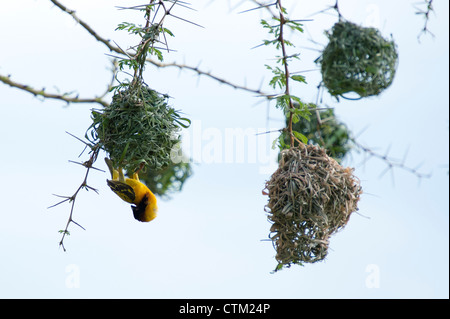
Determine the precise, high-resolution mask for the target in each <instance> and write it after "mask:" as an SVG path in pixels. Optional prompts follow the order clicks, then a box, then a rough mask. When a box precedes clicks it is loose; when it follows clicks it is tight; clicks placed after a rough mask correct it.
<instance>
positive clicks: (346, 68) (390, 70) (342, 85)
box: [317, 21, 398, 97]
mask: <svg viewBox="0 0 450 319" xmlns="http://www.w3.org/2000/svg"><path fill="white" fill-rule="evenodd" d="M327 36H328V39H329V43H328V45H327V46H326V48H325V49H324V51H323V52H322V56H321V57H320V58H319V59H318V60H317V61H318V62H319V63H320V64H321V72H322V79H323V83H324V85H325V87H326V88H327V89H328V91H329V92H330V94H331V95H333V96H342V95H343V94H345V93H347V92H355V93H357V94H358V95H359V96H360V97H366V96H371V95H378V94H380V93H381V92H382V91H383V90H384V89H386V88H387V87H389V86H390V85H391V83H392V81H393V80H394V76H395V72H396V68H397V60H398V54H397V50H396V45H395V43H394V41H388V40H386V39H384V38H383V37H382V35H381V34H380V32H379V31H378V30H377V29H375V28H364V27H361V26H358V25H356V24H354V23H351V22H348V21H339V22H338V23H336V24H335V25H334V26H333V28H332V32H328V33H327Z"/></svg>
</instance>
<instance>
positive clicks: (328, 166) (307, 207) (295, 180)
mask: <svg viewBox="0 0 450 319" xmlns="http://www.w3.org/2000/svg"><path fill="white" fill-rule="evenodd" d="M281 154H282V158H281V160H280V163H279V168H278V169H277V170H276V171H275V172H274V174H273V175H272V177H271V179H270V180H269V181H268V182H267V183H266V190H267V192H268V195H269V202H268V204H267V206H266V211H268V213H269V216H268V219H269V221H271V222H272V223H273V224H272V227H271V235H270V238H271V239H272V242H273V244H274V247H275V250H276V257H275V258H276V260H277V261H278V266H277V268H276V270H279V269H281V268H283V267H284V266H287V267H289V266H291V264H300V265H301V264H303V263H314V262H317V261H320V260H323V259H324V258H325V257H326V255H327V252H328V245H329V238H330V236H331V235H332V234H333V233H335V232H337V231H338V230H340V229H341V228H343V227H344V226H345V225H346V224H347V222H348V221H349V218H350V215H351V214H352V213H353V212H355V211H356V210H357V203H358V201H359V197H360V194H361V193H362V190H361V186H360V183H359V180H358V179H357V178H356V177H355V176H354V175H353V170H352V169H350V168H343V167H342V166H341V165H339V164H338V163H337V162H336V160H334V159H333V158H331V157H329V156H328V155H327V154H326V151H325V150H324V149H323V148H320V147H318V146H315V145H301V146H300V147H298V148H291V149H288V150H283V151H282V153H281Z"/></svg>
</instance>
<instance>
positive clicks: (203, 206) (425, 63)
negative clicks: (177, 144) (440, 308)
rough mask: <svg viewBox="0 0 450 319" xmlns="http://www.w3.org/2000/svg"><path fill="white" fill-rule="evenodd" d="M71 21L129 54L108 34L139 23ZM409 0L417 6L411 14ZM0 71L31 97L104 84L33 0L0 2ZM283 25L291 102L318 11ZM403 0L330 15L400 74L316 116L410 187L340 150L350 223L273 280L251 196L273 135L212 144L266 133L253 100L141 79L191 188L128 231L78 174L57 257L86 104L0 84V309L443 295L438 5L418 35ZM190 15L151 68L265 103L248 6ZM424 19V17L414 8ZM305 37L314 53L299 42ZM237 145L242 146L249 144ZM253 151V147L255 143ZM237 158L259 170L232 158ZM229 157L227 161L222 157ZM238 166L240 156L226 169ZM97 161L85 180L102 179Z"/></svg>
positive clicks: (444, 28)
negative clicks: (10, 302) (331, 119)
mask: <svg viewBox="0 0 450 319" xmlns="http://www.w3.org/2000/svg"><path fill="white" fill-rule="evenodd" d="M62 2H63V3H64V4H65V5H66V6H67V7H69V8H71V9H74V10H76V13H77V15H78V16H79V17H80V18H81V19H82V20H84V21H85V22H87V23H88V24H89V25H90V26H91V27H92V28H93V29H94V30H96V32H98V34H100V35H101V36H102V37H105V38H108V39H112V40H114V41H115V42H116V43H117V44H118V45H120V46H121V47H122V48H127V47H129V46H130V45H133V44H136V42H133V40H134V41H135V39H132V38H130V37H128V36H127V34H126V33H125V32H123V31H121V32H119V31H114V29H115V28H116V26H117V24H118V23H120V22H123V21H130V22H136V23H143V19H142V17H141V16H139V15H138V14H136V13H133V12H128V11H124V10H117V8H115V6H118V5H122V6H128V5H130V6H131V5H135V4H142V2H139V1H131V0H130V1H106V0H101V1H100V0H99V1H87V0H83V1H74V0H71V1H68V0H64V1H62ZM418 2H420V1H418ZM0 3H1V9H0V40H1V41H0V48H1V49H0V74H2V75H8V74H11V76H12V79H13V80H15V81H17V82H20V83H24V84H27V85H30V86H32V87H34V88H37V89H40V88H43V87H45V88H46V91H47V92H57V91H59V92H71V91H76V92H77V93H79V95H80V97H92V96H96V95H101V94H102V93H103V92H104V91H105V88H106V86H107V84H108V82H109V81H110V77H111V73H110V72H109V68H110V62H109V61H110V57H108V56H107V55H106V54H107V53H109V52H108V49H107V48H106V47H105V46H103V45H102V44H100V43H99V42H97V41H96V40H95V39H94V38H93V37H92V36H90V35H89V34H88V33H87V32H86V30H84V29H83V28H81V27H80V26H79V25H77V24H76V22H75V21H74V20H73V19H72V18H71V17H70V16H69V15H67V14H65V13H63V12H62V11H61V10H60V9H58V8H56V7H54V6H53V5H52V3H51V2H50V1H43V0H39V1H38V0H23V1H5V0H0ZM283 3H285V6H286V7H287V8H288V11H289V12H290V16H291V18H293V19H313V21H310V22H307V23H306V24H305V33H304V34H303V35H302V36H299V37H296V38H294V39H291V40H292V41H293V42H295V44H296V46H297V48H299V50H300V52H301V60H300V61H297V62H295V63H293V64H292V66H291V70H292V71H305V70H311V69H313V70H314V71H311V72H307V73H304V75H305V76H306V79H307V81H308V85H301V86H296V87H295V88H294V94H296V95H298V96H300V97H301V98H302V99H303V100H304V101H305V102H314V101H315V100H316V97H317V88H316V87H317V85H318V83H319V82H320V73H319V72H318V71H317V66H316V65H315V64H314V62H313V61H314V60H315V59H316V58H317V57H318V56H319V52H318V51H317V50H318V49H321V48H322V47H323V46H324V45H326V37H325V36H324V35H323V31H324V30H328V29H329V28H331V26H332V25H333V24H334V23H335V22H336V16H335V15H332V14H326V13H324V14H317V15H312V14H313V13H316V12H318V11H320V10H322V9H324V8H326V7H327V6H329V5H333V4H334V2H333V1H311V0H310V1H287V0H286V1H284V2H283ZM414 3H415V1H406V0H402V1H384V0H383V1H365V0H364V1H351V0H342V1H340V2H339V4H340V7H341V13H342V14H343V15H344V17H345V18H347V19H349V20H351V21H353V22H355V23H359V24H363V25H365V26H368V25H372V26H377V27H379V28H380V30H381V31H382V33H383V34H384V35H385V36H387V37H389V36H390V34H392V35H393V37H394V39H395V41H396V43H397V45H398V50H399V56H400V63H399V67H398V71H397V75H396V78H395V80H394V83H393V84H392V86H391V87H390V88H389V89H388V90H386V91H385V92H384V93H383V94H381V95H380V96H378V97H375V98H369V99H363V100H360V101H346V100H342V101H341V102H340V103H336V101H335V100H334V99H332V98H331V97H330V96H329V95H328V94H327V93H324V95H323V99H324V101H323V103H324V104H325V105H328V106H330V107H334V108H335V110H336V114H337V115H338V117H339V118H340V119H341V120H342V121H344V122H345V123H346V124H347V125H348V127H349V129H350V130H351V131H352V132H353V133H354V134H355V135H358V134H359V137H358V140H359V142H360V143H362V144H364V145H366V146H368V147H370V148H371V149H373V150H374V151H377V152H379V153H380V154H384V153H385V152H386V151H387V150H388V149H389V155H390V156H392V157H393V158H397V159H401V158H403V157H404V156H405V154H407V155H406V162H405V164H406V165H407V166H408V167H411V168H414V167H416V166H417V165H419V164H421V163H422V165H421V166H420V168H419V171H420V172H423V173H432V177H431V178H429V179H422V180H420V181H419V180H418V179H417V178H416V177H415V176H414V175H413V174H411V173H409V172H406V171H404V170H400V169H395V170H394V174H393V177H392V176H391V174H390V173H387V174H385V175H383V176H381V177H380V174H381V173H382V172H383V170H384V169H385V164H384V163H383V162H382V161H379V160H377V159H375V158H372V159H369V160H368V161H366V162H365V163H364V164H363V162H364V159H365V157H364V154H358V153H356V152H354V153H352V156H350V157H349V158H348V159H347V161H346V162H345V163H344V165H346V166H352V167H355V168H356V171H355V173H356V175H357V176H358V177H359V178H360V179H361V181H362V186H363V190H364V192H365V193H364V195H363V196H362V199H361V201H360V204H359V208H360V210H359V213H360V214H354V215H352V217H351V219H350V222H349V223H348V225H347V227H346V228H345V229H344V230H342V231H341V232H340V233H338V234H336V235H334V236H333V237H332V238H331V245H330V251H329V254H328V257H327V259H326V260H325V261H323V262H320V263H316V264H310V265H308V264H307V265H305V266H304V267H300V266H293V267H292V268H290V269H285V270H283V271H281V272H278V273H276V274H271V271H272V270H273V269H274V267H275V266H276V261H275V259H274V255H275V251H274V249H273V247H272V244H271V242H270V241H265V239H267V238H268V234H269V228H270V224H269V222H268V221H267V216H266V213H265V212H264V205H265V204H266V203H267V197H265V196H263V195H262V193H261V191H262V189H263V188H264V184H265V181H266V180H268V179H269V178H270V175H271V173H272V172H273V171H274V170H275V169H276V162H275V160H276V155H277V152H276V151H273V150H271V145H272V141H273V139H274V138H275V137H276V135H274V134H264V135H258V136H254V135H253V134H249V135H248V136H246V138H248V140H249V141H250V144H249V145H245V147H244V148H242V147H239V145H237V144H233V142H232V141H231V142H230V140H229V137H230V135H229V134H227V132H230V129H235V130H240V129H241V130H247V132H250V133H256V132H262V131H270V130H273V129H278V128H281V127H282V126H283V121H282V115H281V114H280V112H279V111H278V110H276V109H275V108H274V106H273V105H270V106H268V104H267V103H266V102H264V101H262V100H261V98H258V97H256V96H255V95H254V94H251V93H248V92H244V91H239V90H234V89H232V88H230V87H228V86H226V85H222V84H219V83H218V82H216V81H212V80H210V79H208V78H206V77H200V78H199V77H198V76H197V75H196V74H195V73H193V72H190V71H181V72H180V71H179V70H178V69H175V68H165V69H155V68H154V67H152V66H148V67H147V69H146V71H145V75H144V78H145V80H146V82H147V83H148V84H149V85H150V86H151V87H152V88H154V89H156V90H158V91H160V92H162V93H168V94H169V95H170V96H171V97H172V99H171V100H170V102H171V104H172V105H173V106H174V107H175V108H176V109H180V110H182V111H183V112H184V113H186V115H187V117H189V118H190V119H191V120H192V121H193V124H192V126H191V127H190V128H189V129H188V130H187V131H186V132H184V139H185V142H186V143H185V147H186V148H187V149H186V150H185V151H186V153H187V154H189V155H190V156H191V157H192V158H194V160H195V164H194V165H193V169H194V174H193V176H192V177H191V178H190V179H189V180H188V181H187V182H186V184H185V187H184V189H183V191H182V192H181V193H177V194H173V195H172V199H171V200H159V215H158V217H157V219H155V220H154V221H152V222H151V223H139V222H137V221H136V220H134V218H133V217H132V212H131V209H130V207H129V205H128V204H127V203H125V202H122V201H121V200H120V199H119V198H118V197H117V196H116V195H114V194H113V193H112V192H111V191H110V190H109V189H108V187H107V185H106V181H105V180H106V178H108V174H107V173H106V172H105V173H103V172H99V171H92V172H91V174H90V175H89V180H88V182H89V185H91V186H92V187H95V188H97V189H98V190H99V195H97V194H95V193H94V192H84V191H83V192H81V193H80V194H79V196H78V198H77V201H76V204H75V213H74V219H75V220H76V221H77V222H78V223H80V224H81V225H83V226H84V227H85V228H86V230H82V229H80V228H78V227H76V226H75V225H71V226H70V229H69V230H70V231H71V235H70V236H69V237H67V238H66V240H65V246H66V248H67V252H63V250H62V249H61V248H59V247H58V243H59V240H60V234H59V233H58V230H60V229H64V227H65V224H66V222H67V218H68V214H69V209H70V206H69V204H64V205H60V206H58V207H56V208H53V209H50V210H49V209H47V207H48V206H50V205H52V204H55V203H56V202H57V201H58V198H56V197H54V196H53V195H52V194H60V195H71V194H72V193H73V192H74V191H75V190H76V188H77V187H78V186H79V184H80V183H81V181H82V180H83V178H84V174H85V171H84V169H83V168H82V167H81V166H79V165H76V164H72V163H69V162H68V161H69V160H75V161H77V160H79V161H84V160H87V159H88V155H87V154H83V155H82V156H81V157H80V158H79V159H78V155H79V154H80V153H81V151H82V150H83V144H81V143H80V142H79V141H77V140H76V139H74V138H73V137H71V136H69V135H68V134H66V133H65V132H66V131H68V132H70V133H72V134H74V135H76V136H79V137H83V136H84V133H85V131H86V129H87V128H88V127H89V125H90V123H91V120H90V109H91V108H92V107H98V106H97V105H88V104H86V105H82V104H72V105H69V106H67V105H65V104H64V103H63V102H62V101H49V100H46V101H42V99H38V98H35V97H33V96H32V95H31V94H29V93H26V92H24V91H21V90H18V89H15V88H10V87H8V86H6V85H4V84H3V83H0V110H1V114H2V116H1V117H0V121H1V125H0V136H1V138H0V146H1V147H0V152H1V156H0V167H1V172H0V176H1V178H2V181H3V182H2V183H1V184H0V199H1V200H0V256H1V257H0V260H1V263H0V297H2V298H448V297H449V286H448V285H449V284H448V283H449V277H448V274H449V255H448V251H449V247H448V243H449V218H448V210H449V201H448V192H449V189H448V185H449V183H448V170H449V168H448V152H449V149H448V145H449V139H448V137H449V122H448V118H449V117H448V103H449V98H448V85H449V83H448V82H449V81H448V68H449V65H448V53H449V47H448V21H449V17H448V11H449V10H448V9H449V8H448V1H442V0H438V1H434V2H433V3H434V6H435V11H436V13H435V14H432V15H431V17H430V22H429V29H430V30H431V31H432V32H433V34H434V37H431V36H429V35H424V36H423V37H422V38H421V41H420V42H419V41H418V39H417V35H418V34H419V32H420V30H421V28H422V27H423V24H424V20H423V19H422V17H421V16H418V15H416V14H415V12H416V11H417V9H415V7H414V5H413V4H414ZM237 4H238V1H234V2H229V1H225V0H223V1H218V0H216V1H214V2H212V1H206V0H201V1H193V7H194V8H196V9H197V10H198V11H190V10H185V9H177V13H176V14H177V15H179V16H182V17H184V18H187V19H189V20H192V21H194V22H196V23H199V24H201V25H202V26H204V27H205V28H198V27H195V26H193V25H190V24H187V23H184V22H181V21H177V20H175V19H168V20H167V25H166V26H167V27H168V28H169V29H171V30H172V31H173V33H174V34H175V38H172V39H169V46H170V47H171V48H172V49H174V50H176V52H173V53H170V54H166V55H165V56H166V62H171V61H176V62H178V63H185V64H187V65H191V66H199V68H200V69H202V70H205V71H211V72H212V73H213V74H215V75H217V76H219V77H221V78H224V79H227V80H229V81H230V82H233V83H236V84H240V85H246V86H248V87H250V88H255V89H259V88H261V89H262V90H265V91H269V90H270V89H269V87H268V86H267V83H268V81H269V80H270V74H269V73H268V72H267V71H266V69H265V67H264V65H265V64H273V62H274V61H273V57H274V55H275V54H276V52H275V51H273V49H272V48H258V49H251V48H252V47H254V46H256V45H258V44H260V43H261V42H262V40H263V39H265V38H267V37H268V35H267V34H266V32H265V30H263V29H262V27H261V26H260V24H259V20H260V19H261V18H266V19H267V18H268V15H267V12H266V11H264V10H259V11H254V12H250V13H246V14H238V12H239V11H242V10H245V9H248V8H251V7H252V5H251V4H250V3H246V4H242V5H241V6H237ZM422 7H423V6H422ZM311 39H313V40H314V42H312V41H311ZM252 141H253V142H252ZM254 143H256V147H255V144H254ZM249 147H253V149H255V151H256V152H257V154H258V156H256V160H255V158H254V157H253V156H252V154H250V155H249V154H248V153H247V150H248V148H249ZM230 152H232V153H233V155H234V156H237V157H235V158H234V160H231V161H230V160H229V158H233V157H232V156H230V157H226V155H225V154H228V155H229V154H230ZM239 156H242V158H243V159H244V160H243V161H240V160H239V159H240V158H241V157H239ZM103 157H104V154H100V156H99V161H98V162H97V163H96V166H97V167H99V168H100V169H106V165H105V164H104V162H103V160H102V158H103Z"/></svg>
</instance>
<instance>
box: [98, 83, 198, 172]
mask: <svg viewBox="0 0 450 319" xmlns="http://www.w3.org/2000/svg"><path fill="white" fill-rule="evenodd" d="M167 100H168V96H166V95H162V94H160V93H158V92H156V91H154V90H152V89H150V88H149V87H148V86H146V85H144V84H140V85H137V86H132V87H131V86H129V87H125V88H122V89H120V90H117V91H116V92H115V94H114V96H113V99H112V103H111V104H110V105H109V106H107V107H105V108H104V109H103V110H101V111H98V110H95V111H93V112H92V118H93V124H92V126H91V127H92V128H93V133H91V134H92V135H93V137H94V139H95V140H97V141H99V143H100V145H101V146H102V148H103V149H104V150H105V151H106V152H108V153H109V157H110V159H111V160H112V161H113V162H114V164H115V165H116V166H121V167H123V168H125V169H126V170H127V171H134V170H135V169H136V168H137V167H138V166H139V165H140V164H141V163H142V162H144V163H145V164H146V165H148V167H149V168H151V169H154V170H159V169H161V168H163V167H166V166H167V165H169V164H170V152H171V149H172V148H173V147H174V145H176V144H177V143H178V142H179V137H178V131H179V129H180V128H181V127H187V126H188V123H189V120H188V119H185V118H181V117H180V116H179V114H178V113H177V112H176V111H175V110H174V109H173V108H172V107H170V106H169V105H168V103H167Z"/></svg>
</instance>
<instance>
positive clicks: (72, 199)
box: [48, 142, 100, 251]
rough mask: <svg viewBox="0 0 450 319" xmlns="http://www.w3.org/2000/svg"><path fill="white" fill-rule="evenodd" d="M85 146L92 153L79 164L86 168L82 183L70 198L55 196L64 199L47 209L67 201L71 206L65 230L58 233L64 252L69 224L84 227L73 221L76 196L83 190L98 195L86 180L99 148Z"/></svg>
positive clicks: (96, 146) (97, 146)
mask: <svg viewBox="0 0 450 319" xmlns="http://www.w3.org/2000/svg"><path fill="white" fill-rule="evenodd" d="M83 143H85V142H83ZM85 144H86V143H85ZM86 146H89V147H91V151H92V152H91V156H90V157H89V160H87V161H86V162H84V163H81V165H83V166H84V167H86V174H85V175H84V179H83V181H82V183H81V184H80V186H78V188H77V190H76V191H75V193H74V194H73V195H72V196H60V195H55V196H57V197H62V198H65V199H64V200H62V201H60V202H59V203H56V204H54V205H52V206H50V207H48V208H52V207H55V206H58V205H60V204H62V203H64V202H67V201H69V202H71V203H72V205H71V207H70V214H69V218H68V219H67V224H66V228H65V229H64V230H60V232H61V233H62V237H61V240H60V242H59V246H61V247H62V249H63V250H64V251H66V248H65V247H64V239H65V237H66V235H69V234H70V233H69V230H68V229H69V226H70V224H71V223H73V224H75V225H77V226H78V227H80V228H82V229H83V230H84V227H83V226H81V225H80V224H79V223H77V222H76V221H75V220H74V219H73V211H74V210H73V209H74V206H75V200H76V199H77V196H78V194H79V192H80V190H82V189H83V188H85V189H86V190H89V189H90V190H93V191H94V192H96V193H98V191H97V190H96V189H95V188H93V187H91V186H89V185H88V184H87V179H88V176H89V172H90V170H91V169H96V168H95V167H93V164H94V162H95V161H96V160H97V156H98V153H99V151H100V147H99V145H89V144H86Z"/></svg>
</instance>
